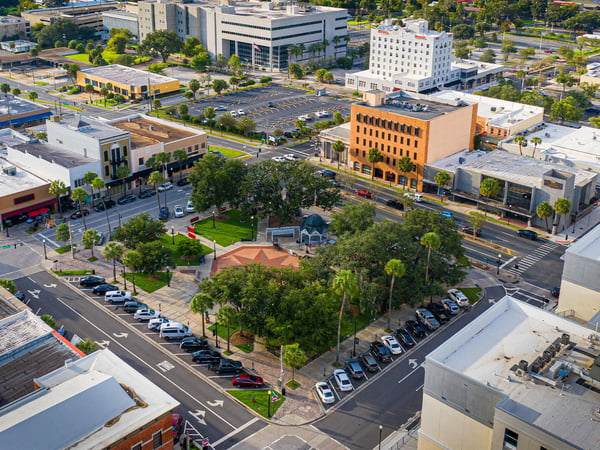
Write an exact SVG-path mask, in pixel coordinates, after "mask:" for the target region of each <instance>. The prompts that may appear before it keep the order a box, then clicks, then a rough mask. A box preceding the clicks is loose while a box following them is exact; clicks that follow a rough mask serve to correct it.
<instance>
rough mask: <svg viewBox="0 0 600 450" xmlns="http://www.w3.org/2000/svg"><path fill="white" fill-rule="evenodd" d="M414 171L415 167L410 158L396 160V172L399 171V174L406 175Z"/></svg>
mask: <svg viewBox="0 0 600 450" xmlns="http://www.w3.org/2000/svg"><path fill="white" fill-rule="evenodd" d="M416 169H417V166H416V165H415V163H414V162H413V160H412V159H410V156H403V157H402V158H400V159H399V160H398V171H400V172H401V173H406V174H408V173H410V172H414V171H415V170H416ZM405 187H406V185H405Z"/></svg>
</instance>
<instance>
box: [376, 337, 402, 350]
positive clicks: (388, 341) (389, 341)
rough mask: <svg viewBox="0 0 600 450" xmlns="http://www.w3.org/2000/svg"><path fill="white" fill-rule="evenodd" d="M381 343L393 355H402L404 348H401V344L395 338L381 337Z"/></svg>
mask: <svg viewBox="0 0 600 450" xmlns="http://www.w3.org/2000/svg"><path fill="white" fill-rule="evenodd" d="M381 341H382V342H383V345H385V346H386V347H387V348H388V350H389V351H390V352H391V353H392V355H399V354H400V353H402V347H400V343H399V342H398V341H397V340H396V338H395V337H394V336H389V335H388V336H381Z"/></svg>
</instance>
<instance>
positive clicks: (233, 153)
mask: <svg viewBox="0 0 600 450" xmlns="http://www.w3.org/2000/svg"><path fill="white" fill-rule="evenodd" d="M210 149H211V151H215V152H221V153H223V156H225V157H227V158H237V157H238V156H248V153H246V152H243V151H241V150H234V149H232V148H225V147H217V146H216V145H211V146H210Z"/></svg>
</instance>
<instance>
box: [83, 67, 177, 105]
mask: <svg viewBox="0 0 600 450" xmlns="http://www.w3.org/2000/svg"><path fill="white" fill-rule="evenodd" d="M108 83H111V85H112V87H111V90H112V92H114V93H115V94H121V95H122V96H123V97H125V98H129V99H141V98H148V96H154V95H159V94H168V93H170V92H176V91H178V90H179V80H177V79H175V78H170V77H165V76H163V75H158V74H156V73H151V72H146V71H144V70H140V69H134V68H133V67H127V66H121V65H119V64H111V65H109V66H99V67H88V68H86V69H81V70H80V71H79V72H77V85H79V86H81V87H82V88H84V87H85V86H86V85H88V84H91V85H92V86H93V87H94V91H95V92H100V90H101V89H102V88H103V87H106V85H107V84H108Z"/></svg>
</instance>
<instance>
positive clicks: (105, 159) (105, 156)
mask: <svg viewBox="0 0 600 450" xmlns="http://www.w3.org/2000/svg"><path fill="white" fill-rule="evenodd" d="M104 161H105V162H107V161H108V150H104Z"/></svg>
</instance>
